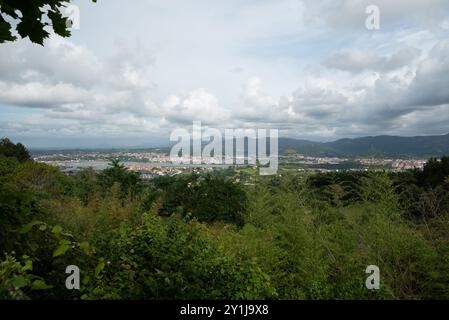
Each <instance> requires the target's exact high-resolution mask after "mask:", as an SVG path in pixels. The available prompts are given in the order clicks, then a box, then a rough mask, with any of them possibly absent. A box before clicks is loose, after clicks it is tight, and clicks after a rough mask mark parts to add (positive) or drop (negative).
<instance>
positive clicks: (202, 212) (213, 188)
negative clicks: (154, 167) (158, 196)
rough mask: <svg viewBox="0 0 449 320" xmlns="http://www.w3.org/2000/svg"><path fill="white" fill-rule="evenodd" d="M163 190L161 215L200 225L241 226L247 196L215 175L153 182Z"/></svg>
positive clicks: (235, 185) (237, 185)
mask: <svg viewBox="0 0 449 320" xmlns="http://www.w3.org/2000/svg"><path fill="white" fill-rule="evenodd" d="M156 185H157V187H159V188H161V189H163V193H162V197H163V201H164V203H163V205H162V207H161V209H160V212H161V214H163V215H171V214H173V213H179V214H181V215H183V216H188V217H192V218H196V219H198V220H199V221H202V222H208V223H212V222H218V221H220V222H226V223H234V224H236V225H238V226H241V225H242V224H243V220H244V218H243V215H244V213H245V210H246V205H247V202H246V195H245V192H244V190H243V189H242V187H241V186H240V185H239V184H237V183H235V182H234V181H233V180H232V179H229V178H225V177H222V176H217V175H211V174H206V175H197V174H192V175H186V176H182V177H176V178H163V179H160V180H159V181H156Z"/></svg>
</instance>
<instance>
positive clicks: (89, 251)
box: [80, 241, 93, 255]
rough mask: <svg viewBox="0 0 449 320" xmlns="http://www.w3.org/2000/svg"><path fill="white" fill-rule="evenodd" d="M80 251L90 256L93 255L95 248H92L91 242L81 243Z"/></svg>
mask: <svg viewBox="0 0 449 320" xmlns="http://www.w3.org/2000/svg"><path fill="white" fill-rule="evenodd" d="M80 249H81V250H83V251H84V253H85V254H87V255H90V254H92V253H93V248H92V247H91V246H90V244H89V242H86V241H84V242H81V243H80Z"/></svg>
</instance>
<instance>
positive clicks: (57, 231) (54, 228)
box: [51, 225, 62, 234]
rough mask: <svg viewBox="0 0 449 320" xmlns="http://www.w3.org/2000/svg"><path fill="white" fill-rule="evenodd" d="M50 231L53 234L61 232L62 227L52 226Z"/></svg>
mask: <svg viewBox="0 0 449 320" xmlns="http://www.w3.org/2000/svg"><path fill="white" fill-rule="evenodd" d="M51 232H53V233H54V234H61V232H62V227H61V226H60V225H57V226H54V227H53V229H52V230H51Z"/></svg>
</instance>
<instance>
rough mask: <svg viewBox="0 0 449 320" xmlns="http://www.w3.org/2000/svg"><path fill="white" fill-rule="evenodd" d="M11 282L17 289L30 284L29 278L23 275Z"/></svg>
mask: <svg viewBox="0 0 449 320" xmlns="http://www.w3.org/2000/svg"><path fill="white" fill-rule="evenodd" d="M11 283H12V285H13V286H14V287H15V288H16V289H20V288H23V287H25V286H26V285H28V279H26V278H25V277H23V276H17V277H15V278H14V279H13V280H12V281H11Z"/></svg>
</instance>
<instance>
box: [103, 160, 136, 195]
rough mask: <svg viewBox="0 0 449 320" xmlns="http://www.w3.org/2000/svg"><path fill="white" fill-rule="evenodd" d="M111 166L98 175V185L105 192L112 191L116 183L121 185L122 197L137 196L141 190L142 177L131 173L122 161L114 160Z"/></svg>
mask: <svg viewBox="0 0 449 320" xmlns="http://www.w3.org/2000/svg"><path fill="white" fill-rule="evenodd" d="M109 165H110V167H109V168H107V169H105V170H103V171H102V172H101V173H99V174H98V183H99V185H100V186H101V187H102V188H103V190H110V189H111V188H112V186H113V185H114V184H115V183H119V184H120V189H121V191H122V196H126V195H128V194H131V195H133V196H134V195H137V193H138V192H139V191H140V189H141V180H140V175H139V174H138V173H137V172H133V171H129V170H128V168H126V167H125V166H124V164H123V163H120V160H116V159H113V160H112V161H111V163H110V164H109Z"/></svg>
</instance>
